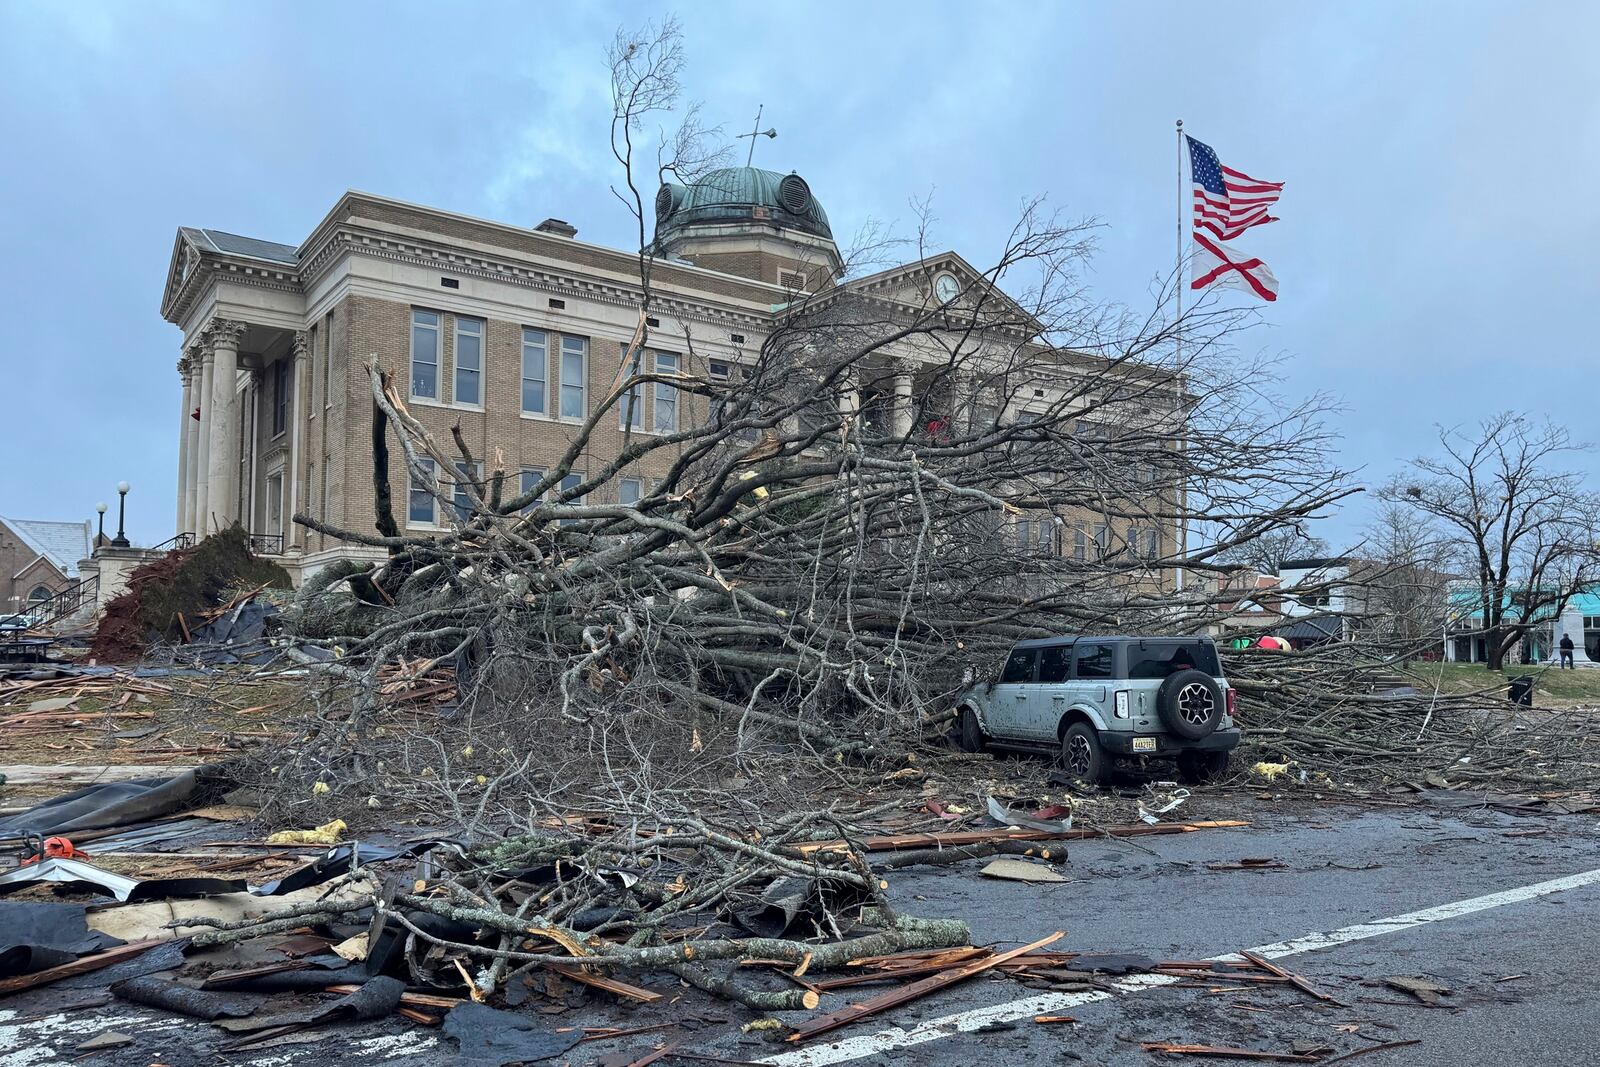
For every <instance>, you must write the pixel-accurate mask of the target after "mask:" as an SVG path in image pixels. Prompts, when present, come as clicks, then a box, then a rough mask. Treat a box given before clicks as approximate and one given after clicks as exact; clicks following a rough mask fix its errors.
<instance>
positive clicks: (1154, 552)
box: [1144, 526, 1161, 559]
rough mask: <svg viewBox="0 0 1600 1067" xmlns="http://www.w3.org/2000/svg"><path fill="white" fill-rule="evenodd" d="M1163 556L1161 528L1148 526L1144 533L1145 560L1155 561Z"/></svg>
mask: <svg viewBox="0 0 1600 1067" xmlns="http://www.w3.org/2000/svg"><path fill="white" fill-rule="evenodd" d="M1159 555H1161V528H1160V527H1158V526H1147V527H1145V531H1144V558H1145V559H1155V558H1156V557H1157V556H1159Z"/></svg>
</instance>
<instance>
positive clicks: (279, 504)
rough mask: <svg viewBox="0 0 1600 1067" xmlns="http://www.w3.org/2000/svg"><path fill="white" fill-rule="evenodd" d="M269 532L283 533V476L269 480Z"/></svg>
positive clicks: (278, 475) (277, 475) (275, 475)
mask: <svg viewBox="0 0 1600 1067" xmlns="http://www.w3.org/2000/svg"><path fill="white" fill-rule="evenodd" d="M267 532H268V533H280V534H281V533H282V532H283V475H281V474H274V475H273V476H272V477H270V478H268V479H267Z"/></svg>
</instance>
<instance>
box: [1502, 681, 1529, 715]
mask: <svg viewBox="0 0 1600 1067" xmlns="http://www.w3.org/2000/svg"><path fill="white" fill-rule="evenodd" d="M1506 699H1507V700H1509V701H1511V703H1513V704H1521V705H1522V706H1523V707H1525V708H1531V707H1533V676H1532V675H1531V674H1525V675H1523V676H1522V677H1521V678H1513V679H1511V684H1510V685H1508V686H1506Z"/></svg>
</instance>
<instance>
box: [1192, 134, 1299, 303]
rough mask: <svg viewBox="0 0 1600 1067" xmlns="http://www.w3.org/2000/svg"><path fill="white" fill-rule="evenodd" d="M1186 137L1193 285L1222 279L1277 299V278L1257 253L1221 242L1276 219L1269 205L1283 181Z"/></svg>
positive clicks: (1275, 199)
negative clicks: (1256, 174) (1255, 173)
mask: <svg viewBox="0 0 1600 1067" xmlns="http://www.w3.org/2000/svg"><path fill="white" fill-rule="evenodd" d="M1184 136H1185V139H1186V140H1187V141H1188V142H1189V173H1190V174H1191V176H1192V177H1193V179H1194V243H1195V244H1196V245H1197V246H1198V248H1197V250H1196V251H1195V254H1194V280H1193V281H1192V282H1190V283H1189V288H1191V289H1204V288H1205V287H1206V286H1208V285H1221V286H1226V287H1228V288H1231V289H1243V290H1244V291H1245V292H1248V293H1254V294H1255V295H1256V296H1258V297H1260V298H1261V299H1262V300H1269V301H1270V300H1276V299H1278V279H1277V278H1276V277H1275V276H1274V275H1273V273H1272V270H1271V268H1269V267H1268V266H1267V265H1266V264H1265V263H1263V262H1262V261H1261V260H1260V259H1258V258H1256V257H1254V256H1250V255H1246V254H1244V253H1241V252H1237V251H1235V250H1234V249H1232V248H1230V247H1229V246H1227V245H1225V244H1223V243H1222V242H1224V241H1229V240H1232V239H1233V238H1235V237H1238V236H1239V235H1240V234H1242V233H1244V232H1245V231H1246V230H1248V229H1249V228H1250V227H1252V226H1262V225H1265V224H1266V223H1269V222H1277V221H1278V220H1277V219H1276V218H1274V217H1273V216H1271V215H1269V214H1267V209H1268V208H1269V207H1271V206H1272V205H1273V204H1275V203H1277V202H1278V197H1279V196H1280V195H1281V194H1282V193H1283V183H1282V182H1264V181H1262V180H1261V179H1259V178H1252V177H1250V175H1248V174H1245V173H1244V172H1243V171H1237V170H1234V169H1233V168H1232V167H1225V166H1223V165H1222V161H1221V160H1219V159H1218V158H1217V153H1216V152H1215V151H1214V150H1213V149H1212V148H1211V146H1210V145H1208V144H1205V143H1203V142H1200V141H1196V140H1195V139H1194V138H1193V137H1189V136H1188V135H1187V134H1185V135H1184Z"/></svg>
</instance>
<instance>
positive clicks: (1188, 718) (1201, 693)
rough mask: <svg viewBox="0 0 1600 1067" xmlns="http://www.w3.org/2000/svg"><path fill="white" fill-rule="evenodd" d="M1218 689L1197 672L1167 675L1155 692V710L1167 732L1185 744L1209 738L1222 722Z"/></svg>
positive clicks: (1219, 691)
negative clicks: (1169, 731)
mask: <svg viewBox="0 0 1600 1067" xmlns="http://www.w3.org/2000/svg"><path fill="white" fill-rule="evenodd" d="M1222 709H1223V701H1222V689H1221V687H1219V686H1218V685H1217V681H1216V679H1215V678H1212V677H1211V676H1210V675H1208V674H1206V673H1204V672H1203V671H1197V670H1184V671H1179V672H1178V673H1176V674H1173V675H1169V676H1168V677H1167V680H1166V681H1164V682H1162V683H1161V688H1160V689H1158V690H1156V710H1157V711H1158V712H1160V714H1161V721H1162V722H1163V723H1165V724H1166V727H1167V729H1169V730H1171V731H1172V732H1173V733H1175V734H1177V735H1178V736H1179V737H1181V738H1184V739H1185V740H1188V741H1198V740H1200V739H1201V738H1203V737H1209V736H1211V733H1212V731H1214V730H1215V729H1216V728H1217V726H1218V725H1220V724H1221V722H1222Z"/></svg>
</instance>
